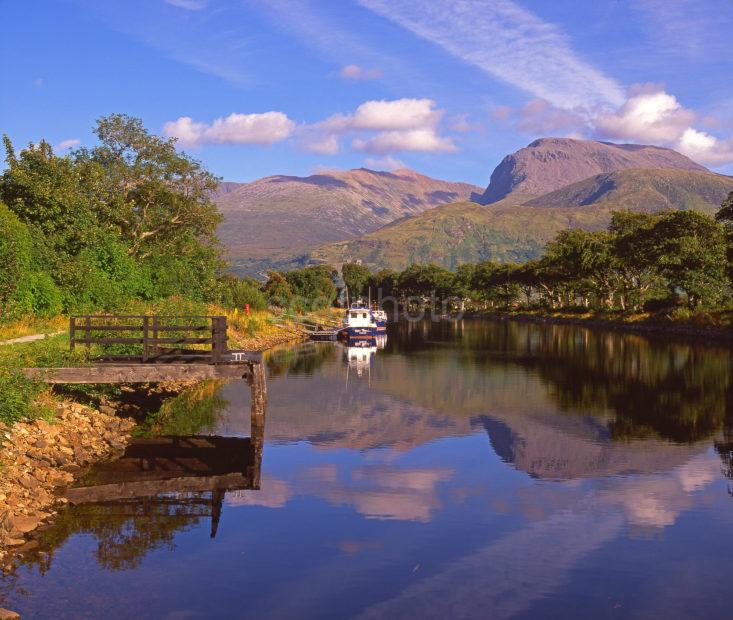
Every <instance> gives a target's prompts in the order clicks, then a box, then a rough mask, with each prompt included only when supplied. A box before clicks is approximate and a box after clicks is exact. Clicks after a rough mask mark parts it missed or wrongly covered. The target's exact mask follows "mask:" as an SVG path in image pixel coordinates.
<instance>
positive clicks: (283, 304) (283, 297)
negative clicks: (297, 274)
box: [263, 271, 295, 308]
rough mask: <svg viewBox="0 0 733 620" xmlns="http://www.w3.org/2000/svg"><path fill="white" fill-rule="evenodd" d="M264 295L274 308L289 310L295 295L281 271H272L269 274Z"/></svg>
mask: <svg viewBox="0 0 733 620" xmlns="http://www.w3.org/2000/svg"><path fill="white" fill-rule="evenodd" d="M263 293H264V294H265V297H266V298H267V299H268V300H269V302H270V303H271V304H272V305H273V306H277V307H279V308H287V307H288V306H289V305H290V303H291V301H292V300H293V297H294V295H295V293H293V289H292V287H291V286H290V283H289V282H288V281H287V280H286V279H285V276H284V275H283V274H281V273H280V272H279V271H270V272H269V273H268V274H267V282H266V283H265V286H264V287H263Z"/></svg>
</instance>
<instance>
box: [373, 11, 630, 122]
mask: <svg viewBox="0 0 733 620" xmlns="http://www.w3.org/2000/svg"><path fill="white" fill-rule="evenodd" d="M359 3H360V4H361V5H362V6H364V7H366V8H368V9H370V10H372V11H374V12H376V13H378V14H379V15H382V16H384V17H386V18H387V19H389V20H391V21H394V22H396V23H398V24H400V25H401V26H403V27H404V28H406V29H408V30H410V31H411V32H413V33H414V34H416V35H417V36H420V37H422V38H424V39H427V40H429V41H431V42H432V43H435V44H436V45H439V46H440V47H442V48H443V49H445V50H446V51H447V52H449V53H451V54H453V55H454V56H456V57H458V58H460V59H461V60H463V61H465V62H467V63H470V64H472V65H475V66H476V67H478V68H480V69H481V70H483V71H485V72H486V73H488V74H490V75H492V76H494V77H497V78H500V79H502V80H504V81H506V82H509V83H510V84H512V85H514V86H516V87H517V88H521V89H522V90H524V91H526V92H528V93H530V94H531V95H533V96H534V97H539V98H542V99H545V100H547V101H549V102H550V103H552V104H553V105H554V106H556V107H559V108H563V109H575V108H585V109H593V108H596V107H599V106H613V107H617V106H619V105H621V104H622V103H623V101H624V93H623V89H622V88H621V86H620V85H619V84H618V83H617V82H616V81H615V80H614V79H612V78H610V77H608V76H606V75H604V74H603V73H602V72H601V71H600V70H598V69H596V68H595V67H593V66H592V65H591V64H589V63H588V62H586V61H584V60H583V59H582V58H580V57H579V56H578V55H577V54H576V53H575V52H574V51H573V49H572V48H571V45H570V42H569V41H568V38H567V36H566V35H565V34H564V33H563V32H562V31H561V30H560V29H559V28H558V27H557V26H555V25H553V24H550V23H548V22H545V21H543V20H542V19H540V18H539V17H537V16H536V15H534V14H533V13H530V12H529V11H527V10H525V9H523V8H522V7H520V6H518V5H517V4H515V3H514V2H511V1H510V0H493V1H492V2H484V1H482V0H359Z"/></svg>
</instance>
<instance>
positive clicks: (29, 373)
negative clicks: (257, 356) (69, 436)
mask: <svg viewBox="0 0 733 620" xmlns="http://www.w3.org/2000/svg"><path fill="white" fill-rule="evenodd" d="M253 366H255V364H251V363H246V364H220V365H212V364H129V365H122V364H121V365H117V364H100V365H98V366H82V367H79V368H24V369H23V374H24V375H25V376H26V377H27V378H29V379H37V380H39V381H43V382H45V383H157V382H160V381H206V380H209V379H248V380H249V379H250V378H251V376H252V367H253Z"/></svg>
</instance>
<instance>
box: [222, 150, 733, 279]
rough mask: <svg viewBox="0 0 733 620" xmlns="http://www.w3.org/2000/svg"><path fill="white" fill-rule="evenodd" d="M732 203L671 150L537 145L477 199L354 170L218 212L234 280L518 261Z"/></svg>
mask: <svg viewBox="0 0 733 620" xmlns="http://www.w3.org/2000/svg"><path fill="white" fill-rule="evenodd" d="M731 191H733V177H728V176H724V175H719V174H715V173H713V172H710V171H709V170H707V169H706V168H704V167H703V166H701V165H699V164H697V163H695V162H694V161H692V160H691V159H689V158H687V157H685V156H684V155H681V154H680V153H677V152H675V151H673V150H671V149H665V148H660V147H654V146H644V145H631V144H610V143H605V142H593V141H589V140H573V139H569V138H543V139H539V140H535V141H534V142H532V143H531V144H530V145H528V146H527V147H525V148H523V149H520V150H518V151H517V152H515V153H513V154H511V155H508V156H507V157H505V158H504V159H503V160H502V162H501V163H500V164H499V165H498V166H497V167H496V168H495V169H494V171H493V173H492V174H491V180H490V182H489V185H488V187H487V188H486V189H485V190H481V189H480V188H478V187H476V186H472V185H469V184H465V183H450V182H447V181H440V180H437V179H432V178H430V177H426V176H424V175H421V174H418V173H416V172H413V171H410V170H398V171H395V172H376V171H372V170H366V169H358V170H351V171H348V172H329V173H324V174H319V175H313V176H310V177H305V178H301V177H284V176H274V177H267V178H265V179H260V180H259V181H255V182H254V183H247V184H241V185H238V184H233V183H227V184H222V186H221V187H220V189H219V193H218V195H217V196H216V200H217V203H218V204H219V206H220V208H221V210H222V212H223V214H224V217H225V220H224V223H223V224H222V226H221V228H220V238H221V239H222V240H223V241H224V243H225V245H226V246H227V248H228V249H229V251H230V253H231V258H232V260H233V262H234V264H235V268H236V269H237V270H238V271H240V272H249V273H255V272H258V271H260V272H261V271H262V270H263V269H267V268H270V267H274V268H288V267H292V266H298V265H303V264H309V263H319V262H324V261H325V262H329V263H333V264H340V263H343V262H348V261H354V260H360V261H362V262H363V263H364V264H366V265H368V266H370V267H372V268H381V267H390V268H393V269H403V268H404V267H406V266H408V265H409V264H411V263H426V262H433V263H437V264H441V265H444V266H446V267H449V268H455V267H457V266H458V265H460V264H462V263H465V262H475V261H478V260H484V259H489V258H490V259H493V260H500V261H523V260H528V259H531V258H534V257H537V256H539V255H540V254H541V253H542V249H543V247H544V245H545V244H546V243H547V242H548V241H550V240H551V239H552V238H553V237H554V236H555V235H556V234H557V232H559V231H560V230H562V229H564V228H583V229H587V230H598V229H601V228H604V227H605V226H607V224H608V222H609V220H610V217H611V212H612V211H615V210H622V209H630V210H635V211H646V212H657V211H663V210H669V209H696V210H700V211H703V212H706V213H714V212H715V211H716V210H717V209H718V208H719V206H720V204H721V202H722V201H723V200H724V199H725V197H726V196H727V195H728V193H729V192H731Z"/></svg>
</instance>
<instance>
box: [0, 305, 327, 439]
mask: <svg viewBox="0 0 733 620" xmlns="http://www.w3.org/2000/svg"><path fill="white" fill-rule="evenodd" d="M121 313H131V314H158V315H175V314H198V315H220V316H226V317H227V323H228V325H229V347H230V348H232V349H245V350H250V351H262V350H265V349H268V348H270V347H272V346H275V345H277V344H282V343H285V342H288V341H296V340H299V339H302V338H303V337H304V336H303V331H302V329H301V328H300V326H299V323H301V322H312V323H318V322H320V323H325V322H329V321H333V320H334V319H335V315H334V314H333V311H331V310H324V311H321V312H317V313H308V314H306V315H303V316H295V315H286V314H282V313H274V312H272V311H269V310H268V311H257V312H251V313H250V314H249V315H247V314H245V313H243V312H238V311H237V310H226V309H223V308H221V307H219V306H215V305H207V304H198V303H193V302H186V301H184V300H178V299H173V300H166V301H164V302H159V303H156V304H142V303H133V304H130V305H129V306H128V307H127V308H125V309H124V310H123V311H121ZM67 328H68V317H64V316H58V317H54V318H52V319H44V320H34V319H25V320H23V321H19V322H16V323H12V324H6V325H5V326H3V330H4V331H3V332H2V333H3V335H4V336H5V337H7V338H15V337H18V336H23V335H28V334H35V333H44V332H46V333H54V332H58V331H61V330H65V329H67ZM101 353H102V350H101V349H99V348H97V347H92V348H91V350H90V351H89V354H87V351H86V350H85V349H83V348H82V349H77V351H75V352H73V353H72V352H71V351H70V350H69V336H68V333H63V334H59V335H55V336H50V337H48V338H45V339H42V340H38V341H34V342H27V343H19V344H12V345H2V346H0V422H2V423H4V424H7V425H11V424H14V423H15V422H18V421H20V420H23V419H35V418H43V419H46V420H52V419H53V416H54V411H55V410H56V404H57V402H58V399H59V397H61V396H63V397H65V398H69V395H70V390H68V389H67V388H65V387H64V386H57V387H54V388H51V387H49V386H47V385H45V384H43V383H40V382H37V381H31V380H29V379H26V378H25V377H23V375H22V373H21V372H20V371H21V369H22V368H26V367H62V366H79V365H83V364H86V363H88V361H89V359H88V355H89V356H91V357H94V356H96V355H99V354H101ZM116 389H117V388H115V387H110V386H82V387H79V386H77V387H75V388H74V393H76V394H85V395H87V396H88V395H97V396H99V395H106V394H107V393H108V392H114V391H115V390H116Z"/></svg>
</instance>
